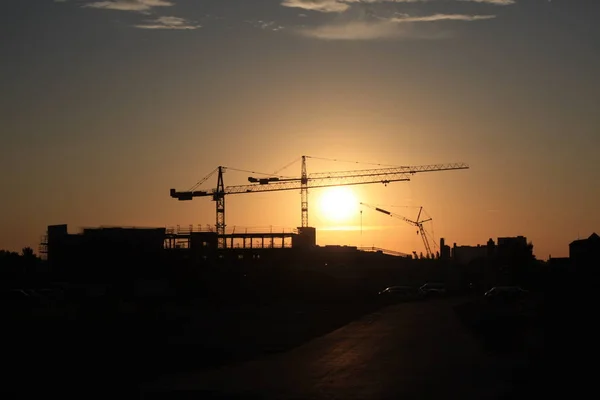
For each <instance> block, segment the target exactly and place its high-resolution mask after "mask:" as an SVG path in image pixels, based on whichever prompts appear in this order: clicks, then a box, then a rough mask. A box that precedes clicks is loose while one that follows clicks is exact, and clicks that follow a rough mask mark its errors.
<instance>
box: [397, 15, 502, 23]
mask: <svg viewBox="0 0 600 400" xmlns="http://www.w3.org/2000/svg"><path fill="white" fill-rule="evenodd" d="M492 18H496V16H495V15H466V14H433V15H424V16H420V17H411V16H410V15H408V14H400V15H399V16H397V17H394V18H391V19H390V21H392V22H436V21H481V20H486V19H492Z"/></svg>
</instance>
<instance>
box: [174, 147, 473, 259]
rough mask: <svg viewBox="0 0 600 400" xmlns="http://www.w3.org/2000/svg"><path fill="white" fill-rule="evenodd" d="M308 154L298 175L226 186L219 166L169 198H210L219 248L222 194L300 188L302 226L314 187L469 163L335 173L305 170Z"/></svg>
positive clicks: (393, 178) (399, 177)
mask: <svg viewBox="0 0 600 400" xmlns="http://www.w3.org/2000/svg"><path fill="white" fill-rule="evenodd" d="M307 158H309V157H308V156H302V167H301V173H300V177H299V178H280V177H267V178H255V177H248V182H249V183H248V184H245V185H234V186H225V184H224V180H223V174H224V173H225V171H226V170H227V168H226V167H223V166H219V167H218V168H216V169H215V170H213V171H212V172H211V173H210V174H209V175H208V176H206V177H205V178H203V179H202V180H200V182H198V184H196V185H195V186H194V187H192V189H190V190H187V191H176V190H175V189H171V190H170V195H171V197H172V198H175V199H178V200H180V201H188V200H192V199H193V198H195V197H212V200H213V201H215V203H216V217H217V218H216V229H217V235H218V236H219V239H218V244H219V248H223V247H224V245H225V242H224V240H225V239H224V235H225V226H226V225H225V196H227V195H232V194H242V193H260V192H274V191H282V190H300V197H301V226H302V228H307V227H309V223H308V191H309V189H313V188H324V187H332V186H347V185H362V184H373V183H382V184H384V185H387V184H388V183H391V182H400V181H409V180H410V178H411V177H412V176H413V175H414V174H416V173H423V172H435V171H451V170H459V169H468V168H469V166H468V165H467V164H464V163H451V164H431V165H419V166H402V167H390V168H373V169H362V170H353V171H336V172H318V173H312V174H308V173H307V168H306V159H307ZM215 172H217V187H216V188H215V189H212V190H209V191H207V190H197V187H198V186H199V184H201V183H202V182H204V181H206V180H207V179H208V178H209V177H210V176H212V175H213V174H214V173H215Z"/></svg>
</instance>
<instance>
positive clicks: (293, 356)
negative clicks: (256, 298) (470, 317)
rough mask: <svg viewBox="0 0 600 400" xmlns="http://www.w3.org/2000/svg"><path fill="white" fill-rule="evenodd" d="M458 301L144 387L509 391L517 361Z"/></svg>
mask: <svg viewBox="0 0 600 400" xmlns="http://www.w3.org/2000/svg"><path fill="white" fill-rule="evenodd" d="M452 306H453V303H452V301H449V300H437V301H431V302H424V303H405V304H397V305H393V306H390V307H387V308H384V309H382V310H380V311H378V312H376V313H373V314H370V315H367V316H365V317H363V318H362V319H360V320H357V321H354V322H352V323H350V324H348V325H346V326H344V327H342V328H340V329H337V330H336V331H333V332H331V333H329V334H327V335H325V336H322V337H320V338H317V339H314V340H312V341H311V342H308V343H306V344H304V345H302V346H300V347H297V348H295V349H293V350H291V351H288V352H286V353H280V354H275V355H271V356H267V357H265V358H262V359H259V360H255V361H251V362H247V363H243V364H239V365H233V366H228V367H224V368H220V369H215V370H209V371H200V372H195V373H189V374H186V375H178V376H173V377H166V378H164V379H163V380H161V381H159V382H155V383H153V384H151V385H148V386H147V387H146V388H145V390H148V391H155V390H158V391H163V390H167V391H169V392H171V393H172V391H178V390H182V391H190V390H192V391H198V392H199V395H201V397H202V398H211V397H213V398H223V397H229V396H231V397H235V398H241V399H246V398H247V399H255V398H260V399H388V398H402V397H404V398H406V397H409V398H418V399H430V398H431V399H433V398H440V397H441V398H448V397H450V398H460V399H463V400H464V399H499V398H506V397H503V395H505V393H506V392H507V391H510V389H511V387H510V381H511V373H512V370H513V367H515V366H516V364H515V363H516V362H517V361H516V360H514V359H513V358H510V359H509V358H501V356H499V355H492V354H489V353H486V351H485V350H483V348H482V346H481V345H480V343H479V342H478V341H477V340H476V339H474V338H473V336H472V335H471V334H470V333H469V332H468V331H466V329H465V328H464V327H463V326H462V324H461V323H460V322H459V321H458V319H457V318H456V316H455V314H454V311H453V310H452Z"/></svg>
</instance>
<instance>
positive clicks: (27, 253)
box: [21, 247, 36, 259]
mask: <svg viewBox="0 0 600 400" xmlns="http://www.w3.org/2000/svg"><path fill="white" fill-rule="evenodd" d="M21 256H22V257H23V258H25V259H32V258H36V256H35V254H34V253H33V249H32V248H31V247H24V248H23V250H21Z"/></svg>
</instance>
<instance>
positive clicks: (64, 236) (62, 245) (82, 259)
mask: <svg viewBox="0 0 600 400" xmlns="http://www.w3.org/2000/svg"><path fill="white" fill-rule="evenodd" d="M164 240H165V229H164V228H120V227H119V228H116V227H101V228H93V229H84V230H83V232H81V233H78V234H69V233H68V231H67V225H53V226H49V227H48V241H47V242H48V250H47V251H48V256H47V257H48V263H49V265H50V268H51V270H52V271H53V273H54V274H55V276H56V277H57V278H60V279H64V280H75V281H94V282H110V281H115V280H121V279H124V278H125V277H143V276H144V275H146V274H147V273H149V274H151V271H152V269H153V267H155V266H156V265H157V264H158V263H160V261H161V259H162V256H163V251H164Z"/></svg>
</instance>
